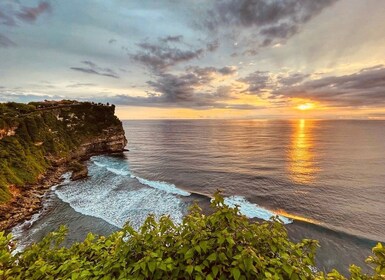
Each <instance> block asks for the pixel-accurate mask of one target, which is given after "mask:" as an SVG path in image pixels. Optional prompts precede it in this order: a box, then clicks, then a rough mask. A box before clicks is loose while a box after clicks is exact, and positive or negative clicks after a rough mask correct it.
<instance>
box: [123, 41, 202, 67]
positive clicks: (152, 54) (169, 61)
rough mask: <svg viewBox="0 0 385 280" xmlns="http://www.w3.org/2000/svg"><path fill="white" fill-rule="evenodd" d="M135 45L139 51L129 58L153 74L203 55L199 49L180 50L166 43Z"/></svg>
mask: <svg viewBox="0 0 385 280" xmlns="http://www.w3.org/2000/svg"><path fill="white" fill-rule="evenodd" d="M167 42H169V41H167ZM137 45H138V47H139V48H140V50H139V51H138V52H137V53H136V54H132V55H130V56H131V58H132V59H133V60H135V61H137V62H140V63H141V64H143V65H145V66H146V67H148V68H149V69H150V70H151V71H153V72H155V73H159V72H163V71H164V70H166V69H167V68H169V67H171V66H174V65H176V64H178V63H180V62H186V61H190V60H192V59H195V58H198V57H200V56H201V55H202V53H203V49H201V48H200V49H195V50H182V49H179V48H176V47H171V46H169V45H168V44H167V43H161V44H152V43H148V42H142V43H139V44H137Z"/></svg>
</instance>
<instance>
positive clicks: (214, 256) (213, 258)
mask: <svg viewBox="0 0 385 280" xmlns="http://www.w3.org/2000/svg"><path fill="white" fill-rule="evenodd" d="M207 259H208V260H209V261H212V262H213V261H216V260H217V253H212V254H211V255H210V256H208V257H207Z"/></svg>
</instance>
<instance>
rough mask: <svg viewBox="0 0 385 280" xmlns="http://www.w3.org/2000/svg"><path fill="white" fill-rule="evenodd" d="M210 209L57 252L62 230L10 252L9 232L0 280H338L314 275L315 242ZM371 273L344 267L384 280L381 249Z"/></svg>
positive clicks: (2, 243)
mask: <svg viewBox="0 0 385 280" xmlns="http://www.w3.org/2000/svg"><path fill="white" fill-rule="evenodd" d="M212 207H213V208H214V210H215V212H214V213H213V214H211V215H209V216H205V215H203V214H202V212H201V209H200V208H199V207H198V206H196V205H195V206H193V207H192V208H191V209H190V213H189V214H188V215H187V216H185V218H184V219H183V222H182V223H181V224H180V225H176V224H174V223H173V222H172V221H171V220H170V218H169V217H166V216H163V217H162V218H160V220H159V221H158V222H157V221H156V220H155V218H154V216H149V217H148V218H147V220H146V221H145V223H144V225H143V226H142V227H141V229H140V230H139V231H135V230H134V229H133V228H132V227H130V226H129V225H127V226H125V227H124V228H123V229H122V230H121V231H118V232H115V233H113V234H111V235H110V236H108V237H104V236H94V235H93V234H91V233H90V234H88V236H87V238H86V239H85V240H84V241H83V242H81V243H75V244H73V245H72V246H71V247H70V248H65V247H61V246H60V244H61V242H62V241H63V240H64V239H65V236H66V232H67V229H66V228H65V227H61V228H60V229H59V231H57V232H54V233H50V234H49V235H48V236H47V237H45V238H44V239H43V240H42V241H41V242H39V243H38V244H34V245H32V246H30V247H29V248H27V249H26V250H25V251H23V252H22V253H15V251H14V245H13V244H12V242H11V238H12V237H11V235H8V236H5V235H4V233H0V278H1V277H3V279H345V278H344V277H343V276H341V275H340V274H339V273H338V272H337V271H333V272H331V273H330V274H328V275H324V274H322V273H318V272H315V270H314V254H315V250H316V247H317V242H316V241H314V240H302V241H301V242H299V243H293V242H291V241H289V240H288V236H287V232H286V230H285V228H284V226H283V225H282V224H281V223H280V222H279V220H277V219H273V220H272V221H270V222H262V223H259V222H253V221H250V220H249V219H247V218H246V217H245V216H242V215H240V214H239V211H238V209H232V208H229V207H228V206H226V205H224V202H223V198H222V197H220V196H219V195H218V194H217V195H216V196H215V199H214V200H213V202H212ZM373 252H374V256H373V257H371V258H369V262H371V263H372V264H374V265H375V271H374V273H375V274H374V276H368V275H363V274H362V273H361V271H360V269H359V268H358V267H355V266H352V267H351V273H352V275H351V278H352V279H384V278H383V277H384V273H385V271H384V270H385V266H384V265H385V251H384V248H383V247H382V245H380V244H379V245H378V246H377V247H375V248H374V249H373Z"/></svg>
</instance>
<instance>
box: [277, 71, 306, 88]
mask: <svg viewBox="0 0 385 280" xmlns="http://www.w3.org/2000/svg"><path fill="white" fill-rule="evenodd" d="M309 77H310V75H309V74H303V73H292V74H290V75H288V76H283V75H280V76H278V82H279V83H280V84H281V86H292V85H294V84H298V83H300V82H302V81H304V80H305V79H307V78H309Z"/></svg>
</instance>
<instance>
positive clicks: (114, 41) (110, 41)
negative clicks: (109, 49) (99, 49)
mask: <svg viewBox="0 0 385 280" xmlns="http://www.w3.org/2000/svg"><path fill="white" fill-rule="evenodd" d="M116 42H117V41H116V39H110V40H109V41H108V44H115V43H116Z"/></svg>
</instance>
